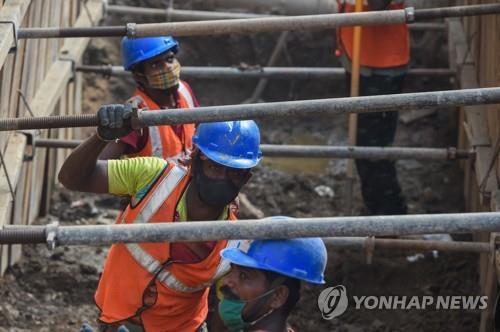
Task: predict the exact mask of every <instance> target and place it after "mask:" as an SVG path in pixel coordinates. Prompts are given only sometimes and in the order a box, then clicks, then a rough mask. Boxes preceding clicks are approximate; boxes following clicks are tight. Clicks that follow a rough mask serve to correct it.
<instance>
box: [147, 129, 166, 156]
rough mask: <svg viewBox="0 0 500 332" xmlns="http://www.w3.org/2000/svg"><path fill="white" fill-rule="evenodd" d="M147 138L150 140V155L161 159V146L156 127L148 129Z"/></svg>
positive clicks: (158, 130)
mask: <svg viewBox="0 0 500 332" xmlns="http://www.w3.org/2000/svg"><path fill="white" fill-rule="evenodd" d="M149 136H150V139H151V151H152V152H151V155H152V156H154V157H158V158H163V144H161V136H160V129H159V128H158V127H157V126H152V127H149Z"/></svg>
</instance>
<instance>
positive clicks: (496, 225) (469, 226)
mask: <svg viewBox="0 0 500 332" xmlns="http://www.w3.org/2000/svg"><path fill="white" fill-rule="evenodd" d="M499 230H500V212H490V213H453V214H428V215H425V214H423V215H398V216H366V217H329V218H299V219H291V220H270V219H256V220H239V221H238V222H221V221H199V222H188V223H171V222H169V223H151V224H119V225H95V226H94V225H93V226H53V225H48V226H45V227H40V226H38V227H36V228H35V227H33V226H25V227H22V226H16V227H13V228H6V227H4V228H3V229H2V230H0V244H13V243H44V242H46V241H47V240H46V239H50V240H51V241H52V242H53V243H55V244H58V245H109V244H112V243H134V242H165V241H168V242H193V241H214V240H221V239H288V238H297V237H330V236H337V237H339V236H340V237H342V236H401V235H417V234H441V233H472V232H498V231H499ZM28 241H31V242H28Z"/></svg>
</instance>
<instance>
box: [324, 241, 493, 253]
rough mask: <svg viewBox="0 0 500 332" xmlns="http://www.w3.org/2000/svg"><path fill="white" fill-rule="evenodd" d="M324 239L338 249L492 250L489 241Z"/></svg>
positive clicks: (476, 251) (327, 243)
mask: <svg viewBox="0 0 500 332" xmlns="http://www.w3.org/2000/svg"><path fill="white" fill-rule="evenodd" d="M323 241H324V242H325V244H326V245H327V246H329V247H332V248H337V249H356V250H363V249H374V250H376V249H396V250H398V249H399V250H415V251H418V250H422V251H430V250H439V251H451V252H475V253H487V252H489V251H490V250H491V246H490V244H489V243H487V242H463V241H434V240H409V239H379V238H372V237H329V238H324V239H323Z"/></svg>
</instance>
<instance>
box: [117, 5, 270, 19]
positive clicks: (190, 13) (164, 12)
mask: <svg viewBox="0 0 500 332" xmlns="http://www.w3.org/2000/svg"><path fill="white" fill-rule="evenodd" d="M107 13H110V14H118V15H137V16H151V17H155V18H159V19H165V18H169V19H171V20H172V21H208V20H227V19H242V18H257V17H272V16H277V15H263V14H248V13H237V12H222V11H207V10H183V9H174V8H145V7H134V6H120V5H110V6H108V8H107Z"/></svg>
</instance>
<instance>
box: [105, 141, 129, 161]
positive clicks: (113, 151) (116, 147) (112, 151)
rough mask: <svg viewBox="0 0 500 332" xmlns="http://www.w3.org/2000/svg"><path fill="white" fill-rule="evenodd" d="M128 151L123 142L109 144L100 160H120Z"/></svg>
mask: <svg viewBox="0 0 500 332" xmlns="http://www.w3.org/2000/svg"><path fill="white" fill-rule="evenodd" d="M126 149H127V145H126V144H125V143H123V142H109V143H108V144H107V145H106V147H105V148H104V149H103V151H102V152H101V154H100V155H99V159H100V160H109V159H119V158H120V157H121V156H123V155H124V154H125V151H126Z"/></svg>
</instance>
